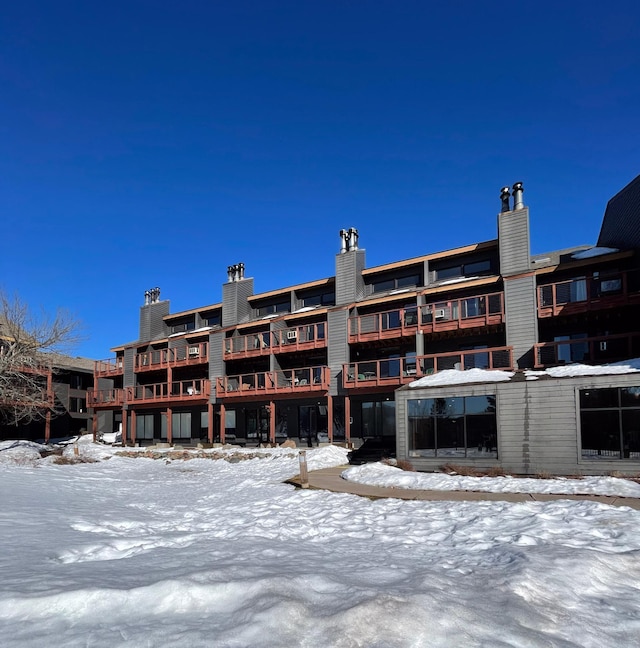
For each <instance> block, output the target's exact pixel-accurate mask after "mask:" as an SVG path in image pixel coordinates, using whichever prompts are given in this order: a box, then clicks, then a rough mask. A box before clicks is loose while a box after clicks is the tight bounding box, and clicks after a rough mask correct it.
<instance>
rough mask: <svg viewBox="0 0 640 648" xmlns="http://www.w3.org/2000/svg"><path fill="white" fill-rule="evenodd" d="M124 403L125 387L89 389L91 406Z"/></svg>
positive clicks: (88, 403)
mask: <svg viewBox="0 0 640 648" xmlns="http://www.w3.org/2000/svg"><path fill="white" fill-rule="evenodd" d="M123 404H124V389H87V405H88V406H89V407H120V406H122V405H123Z"/></svg>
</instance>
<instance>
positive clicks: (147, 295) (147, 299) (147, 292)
mask: <svg viewBox="0 0 640 648" xmlns="http://www.w3.org/2000/svg"><path fill="white" fill-rule="evenodd" d="M150 303H151V291H150V290H145V291H144V305H145V306H148V305H149V304H150Z"/></svg>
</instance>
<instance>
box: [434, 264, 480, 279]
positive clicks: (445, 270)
mask: <svg viewBox="0 0 640 648" xmlns="http://www.w3.org/2000/svg"><path fill="white" fill-rule="evenodd" d="M489 272H491V261H490V260H489V259H482V260H480V261H470V262H467V263H456V264H455V265H449V266H444V265H443V266H441V267H439V268H435V270H434V275H435V276H434V279H435V281H442V280H443V279H455V278H457V277H474V276H476V275H483V274H487V273H489Z"/></svg>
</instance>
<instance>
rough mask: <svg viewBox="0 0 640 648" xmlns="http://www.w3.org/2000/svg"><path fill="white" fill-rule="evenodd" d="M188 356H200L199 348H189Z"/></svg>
mask: <svg viewBox="0 0 640 648" xmlns="http://www.w3.org/2000/svg"><path fill="white" fill-rule="evenodd" d="M189 355H190V356H197V355H200V347H197V346H193V347H189Z"/></svg>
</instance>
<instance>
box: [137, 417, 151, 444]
mask: <svg viewBox="0 0 640 648" xmlns="http://www.w3.org/2000/svg"><path fill="white" fill-rule="evenodd" d="M139 439H153V414H138V416H136V441H137V440H139Z"/></svg>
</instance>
